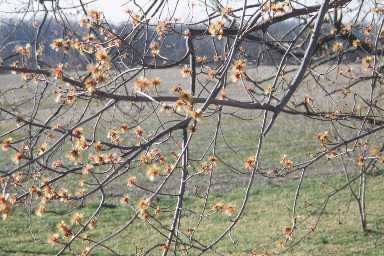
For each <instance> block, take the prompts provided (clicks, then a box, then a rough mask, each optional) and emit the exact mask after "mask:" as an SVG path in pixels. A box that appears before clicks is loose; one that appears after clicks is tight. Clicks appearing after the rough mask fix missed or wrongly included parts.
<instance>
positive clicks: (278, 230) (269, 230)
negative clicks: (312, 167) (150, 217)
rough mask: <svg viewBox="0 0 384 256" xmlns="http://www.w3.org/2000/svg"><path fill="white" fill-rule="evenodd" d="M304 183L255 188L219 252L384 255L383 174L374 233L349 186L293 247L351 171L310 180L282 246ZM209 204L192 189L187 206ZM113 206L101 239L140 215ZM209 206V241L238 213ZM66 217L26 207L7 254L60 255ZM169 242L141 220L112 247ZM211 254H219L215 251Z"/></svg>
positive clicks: (204, 227)
mask: <svg viewBox="0 0 384 256" xmlns="http://www.w3.org/2000/svg"><path fill="white" fill-rule="evenodd" d="M297 182H298V181H297V180H288V181H285V182H273V183H270V184H265V183H264V184H257V185H256V186H254V188H253V189H252V192H251V195H250V201H249V204H248V207H247V209H246V211H245V213H244V217H243V218H242V219H241V220H240V222H239V224H238V225H237V226H236V227H235V229H234V231H233V232H232V233H231V239H230V237H229V236H226V237H225V238H224V239H223V241H222V242H221V243H220V244H219V246H218V247H217V251H216V252H221V253H222V254H224V255H248V254H249V253H250V251H252V250H255V251H257V252H259V253H261V252H265V251H266V252H269V253H273V254H277V253H279V252H280V253H281V252H284V250H288V251H286V252H285V254H283V255H383V251H384V238H383V236H382V233H381V232H382V231H383V228H384V216H383V214H382V207H383V201H382V194H383V192H384V187H383V186H382V182H383V178H382V177H373V178H372V179H369V183H368V185H369V187H368V194H367V199H368V200H367V202H368V204H367V214H368V223H369V224H368V227H369V229H370V230H371V231H370V232H369V233H367V234H364V233H362V232H361V230H360V224H359V215H358V211H357V207H356V204H355V202H354V201H351V196H350V193H349V191H348V190H343V191H341V192H340V193H338V194H337V195H336V196H335V197H334V198H332V200H330V202H329V204H328V206H327V208H326V210H325V212H324V214H323V215H322V217H321V219H320V223H319V225H318V226H317V228H316V229H315V232H310V234H309V236H308V237H307V238H306V239H304V240H303V241H302V242H301V243H299V244H298V245H296V246H294V247H293V248H292V249H289V247H290V245H292V244H293V243H295V242H296V241H298V240H299V239H300V238H301V237H303V236H304V235H305V234H307V232H308V231H309V227H310V225H312V224H313V223H314V221H315V220H316V218H317V213H318V211H317V210H318V209H319V208H321V206H322V204H323V202H324V199H325V198H326V196H327V195H328V193H330V192H332V191H333V189H335V188H337V187H340V186H342V185H343V183H344V179H343V177H340V176H333V177H308V178H307V179H305V182H304V184H303V190H302V193H301V195H302V196H301V197H300V198H299V206H298V212H297V214H298V223H299V226H298V229H297V231H296V232H295V235H294V237H293V239H292V240H290V241H288V242H287V243H286V244H285V247H283V248H282V247H280V246H279V245H278V244H279V241H284V240H285V238H284V236H283V235H282V229H283V228H284V227H286V226H290V224H291V217H290V216H291V208H292V198H293V196H294V193H295V189H296V186H297ZM243 192H244V190H243V189H236V190H233V191H231V192H229V193H225V194H218V193H214V194H212V195H211V197H210V200H209V206H210V207H211V206H212V204H213V203H214V202H218V201H222V202H228V203H232V204H234V205H236V207H237V209H238V207H239V206H240V204H241V201H242V198H243ZM190 199H191V200H190ZM174 203H175V202H174V200H170V199H169V200H163V201H161V202H159V205H161V206H162V208H167V206H169V209H170V210H173V207H174ZM131 204H132V205H135V204H136V198H132V199H131ZM154 205H156V203H154ZM201 205H202V201H201V200H197V199H196V198H193V195H188V199H187V200H186V202H185V207H186V208H187V209H191V210H195V211H198V209H200V207H201ZM96 206H97V204H96V202H95V203H90V204H88V206H87V207H85V208H82V209H80V211H81V212H82V213H83V214H84V215H85V216H89V215H90V214H91V213H92V212H93V211H94V210H95V208H96ZM106 206H107V207H105V208H104V209H103V211H102V214H101V216H100V217H99V223H98V228H97V229H95V230H90V231H87V232H86V233H87V234H88V236H89V237H90V238H92V239H95V240H98V239H100V238H102V237H104V236H106V235H108V234H109V233H110V232H112V231H113V230H116V229H117V228H118V227H120V226H121V225H122V224H123V223H125V222H126V221H127V220H129V218H130V217H131V216H132V214H133V212H132V210H130V209H129V208H127V207H126V206H121V205H120V204H119V203H118V202H117V199H114V200H111V201H109V202H108V205H106ZM210 207H209V208H210ZM55 210H58V209H55ZM208 212H209V216H207V218H206V219H205V220H204V221H203V223H202V224H201V226H200V228H199V229H198V230H196V238H198V239H199V240H200V241H201V242H203V243H205V244H208V243H209V242H211V241H213V240H214V239H215V237H217V236H218V235H219V234H220V233H221V232H223V230H224V229H225V228H226V227H227V226H228V225H229V224H230V223H231V222H230V221H231V217H229V216H227V215H224V214H222V213H216V212H213V211H212V210H211V209H209V210H208ZM171 213H172V212H169V213H168V212H166V211H165V210H164V213H162V214H160V216H159V220H160V221H162V222H163V224H165V225H166V226H167V227H168V225H169V224H170V214H171ZM62 218H63V219H64V220H66V221H67V223H68V222H69V220H68V218H69V217H68V216H66V217H61V216H60V215H57V214H53V213H47V214H46V215H45V216H44V217H43V218H39V217H36V216H34V215H32V216H31V217H28V215H27V214H26V213H25V211H16V212H15V213H14V214H13V215H12V216H11V217H10V218H9V219H7V220H5V221H2V222H1V225H0V253H1V255H33V254H34V255H44V254H47V255H52V254H54V253H55V252H57V250H58V249H59V247H54V246H52V245H49V244H47V242H46V241H47V233H52V232H56V225H57V223H58V222H59V221H60V220H61V219H62ZM195 223H196V216H193V214H191V213H189V212H186V213H185V215H184V216H183V219H182V224H181V230H183V231H185V230H186V229H187V228H188V227H192V226H194V224H195ZM162 241H164V239H160V240H159V235H157V234H156V233H155V232H153V229H151V227H150V226H149V224H147V223H145V222H144V221H142V220H138V221H136V222H135V223H134V224H133V225H132V226H129V228H127V229H126V230H125V231H124V232H122V233H121V234H120V235H119V236H117V237H116V238H115V239H113V240H112V241H110V242H108V243H107V245H109V246H110V247H111V248H113V249H115V250H116V251H118V252H119V253H121V254H124V255H132V254H134V252H135V251H137V250H138V251H140V249H144V250H145V249H148V248H149V247H150V246H151V245H153V244H156V243H159V242H162ZM86 245H87V243H85V242H76V243H75V244H74V248H82V247H85V246H86ZM95 253H96V254H95V255H108V252H107V251H105V250H102V249H99V250H97V251H95ZM158 254H160V249H158V250H155V251H154V252H153V254H151V255H158ZM190 255H194V253H193V252H192V253H191V254H190ZM207 255H217V254H216V253H215V252H213V251H212V252H209V253H208V254H207Z"/></svg>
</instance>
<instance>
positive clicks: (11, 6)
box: [0, 0, 360, 23]
mask: <svg viewBox="0 0 384 256" xmlns="http://www.w3.org/2000/svg"><path fill="white" fill-rule="evenodd" d="M82 1H83V2H84V3H89V2H91V3H89V5H88V7H87V9H88V10H91V9H96V10H100V11H103V13H104V15H105V17H106V19H107V20H108V21H109V22H113V23H119V22H123V21H126V20H128V19H129V15H128V14H127V10H129V9H133V10H136V11H137V10H138V9H137V8H135V6H134V4H133V0H82ZM153 1H155V0H136V2H137V3H140V5H141V6H142V7H144V8H145V7H147V6H148V5H149V4H150V3H152V2H153ZM157 1H158V2H159V1H160V0H157ZM165 1H166V3H167V4H166V5H165V8H164V9H163V10H162V13H163V17H164V16H165V17H167V16H168V17H169V16H171V13H172V12H173V11H174V8H175V6H177V8H176V11H175V17H177V18H180V19H181V20H180V21H181V22H191V21H197V20H200V19H202V18H205V17H206V12H205V7H204V1H207V2H210V1H211V0H165ZM358 1H360V0H353V2H355V4H352V6H353V5H356V3H357V2H358ZM220 2H221V3H222V4H223V5H229V6H231V7H232V8H238V7H241V6H242V4H243V2H244V0H220ZM247 2H248V4H255V3H259V2H260V1H259V0H247ZM298 2H300V3H303V4H307V5H315V4H319V3H321V2H322V0H301V1H298ZM59 3H60V6H61V7H62V8H66V7H68V6H73V5H77V6H78V5H79V0H59ZM177 3H178V4H177ZM27 6H29V10H34V11H36V10H41V9H42V8H41V6H40V5H39V4H38V1H36V0H0V17H15V14H14V12H15V11H17V10H20V9H25V8H26V7H27ZM37 13H38V15H36V12H33V14H32V13H31V16H35V17H39V12H37ZM41 14H42V13H41V12H40V15H41ZM67 14H68V16H69V17H72V18H75V19H77V18H80V16H81V11H80V8H78V9H77V11H76V12H75V11H71V12H67Z"/></svg>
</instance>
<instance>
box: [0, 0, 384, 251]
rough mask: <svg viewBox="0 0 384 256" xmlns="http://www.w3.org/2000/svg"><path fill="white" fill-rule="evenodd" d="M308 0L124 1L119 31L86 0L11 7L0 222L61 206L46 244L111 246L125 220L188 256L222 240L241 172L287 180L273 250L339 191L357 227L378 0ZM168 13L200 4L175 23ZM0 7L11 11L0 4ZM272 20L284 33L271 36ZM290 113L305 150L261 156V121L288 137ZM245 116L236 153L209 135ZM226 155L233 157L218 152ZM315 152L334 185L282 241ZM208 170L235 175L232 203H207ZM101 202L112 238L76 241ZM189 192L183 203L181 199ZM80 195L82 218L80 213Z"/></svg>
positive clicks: (369, 129) (375, 67)
mask: <svg viewBox="0 0 384 256" xmlns="http://www.w3.org/2000/svg"><path fill="white" fill-rule="evenodd" d="M239 2H240V1H239ZM311 2H312V1H290V0H285V1H272V0H266V1H247V0H243V1H241V4H239V3H238V2H236V4H235V5H233V6H231V2H229V3H227V2H226V1H219V0H215V1H210V2H206V1H201V2H200V3H198V4H193V3H191V2H189V1H186V0H181V1H172V2H169V1H166V0H161V1H146V2H145V3H142V4H141V1H133V2H131V1H128V0H127V4H126V5H125V6H124V7H121V8H126V9H127V10H126V15H127V20H126V21H125V22H123V23H122V24H120V25H119V26H115V25H113V24H112V23H110V21H108V20H107V19H106V18H105V17H104V15H103V12H102V11H100V10H93V9H92V8H91V7H89V5H90V4H92V3H93V1H92V2H86V1H84V0H83V1H82V0H79V1H73V3H71V4H70V5H68V3H65V1H60V0H40V1H26V2H23V3H20V5H19V6H21V7H20V11H14V13H13V15H15V16H14V18H13V20H12V26H11V28H13V29H14V30H13V31H16V30H17V29H18V27H20V26H21V25H22V24H24V23H26V22H30V23H32V27H33V28H34V30H33V32H32V33H31V34H30V35H29V40H28V42H20V41H12V40H8V39H9V38H8V39H7V38H4V39H3V40H2V39H0V43H1V44H2V45H0V47H1V51H0V54H1V59H2V61H1V63H0V71H2V72H12V73H14V74H17V75H21V77H22V79H24V80H25V81H26V82H25V83H23V84H22V85H20V86H19V85H15V84H7V83H6V82H4V83H3V82H0V118H1V120H0V141H1V149H2V151H1V155H0V161H1V163H0V172H1V187H2V195H1V196H0V212H1V214H2V216H3V218H4V219H5V218H7V216H9V215H12V213H13V211H17V210H19V209H20V210H21V209H23V208H25V210H28V212H30V213H31V214H36V215H39V216H41V217H44V216H45V215H46V214H48V213H50V214H51V213H52V212H53V213H55V212H56V214H63V215H65V216H67V215H69V216H71V222H68V221H67V222H66V221H64V220H63V221H61V222H59V223H58V224H57V232H54V233H47V236H48V237H49V241H50V242H51V243H52V244H54V246H56V248H58V251H57V252H58V254H59V255H60V254H63V253H66V252H71V253H73V254H80V253H82V255H88V254H92V253H93V252H94V251H97V250H103V251H105V252H106V253H108V254H113V255H115V254H116V255H117V254H118V253H117V252H116V251H115V248H113V247H112V246H109V245H107V244H108V242H109V241H110V240H113V239H115V238H116V237H118V236H119V235H120V234H121V233H122V232H124V231H125V230H126V229H128V228H129V227H130V226H133V225H135V223H137V222H146V223H147V224H148V229H151V230H152V231H153V233H154V234H155V233H156V234H157V236H156V237H158V239H157V241H156V242H154V243H148V244H145V248H144V251H143V252H142V254H143V255H156V254H159V251H160V252H161V253H162V254H163V255H167V254H174V255H176V254H177V255H180V254H183V253H185V255H201V254H204V253H215V252H216V250H217V248H220V242H221V241H222V240H223V239H224V238H225V237H227V236H229V237H231V232H232V230H234V229H236V226H237V224H238V223H239V221H240V220H241V219H242V217H243V215H245V211H246V209H247V203H248V202H249V201H250V200H252V196H251V190H252V188H253V186H254V185H255V184H254V183H255V180H257V179H264V180H265V179H266V180H273V179H279V178H283V177H286V176H287V177H289V176H299V184H298V187H297V191H296V194H295V197H294V198H293V206H292V215H291V218H292V224H291V225H289V226H287V227H284V230H283V235H284V236H285V237H286V241H285V243H286V244H287V246H288V247H292V246H294V245H295V244H297V243H298V242H299V241H301V240H302V239H303V238H305V237H306V236H307V235H308V234H309V233H311V232H313V231H314V230H315V229H316V226H317V224H318V223H319V221H320V218H321V215H322V214H323V212H324V210H325V209H326V206H327V204H328V202H329V201H330V200H331V199H332V198H333V197H334V196H335V195H336V194H337V193H339V192H340V191H343V190H349V191H350V193H351V195H352V196H353V198H354V201H355V203H356V204H357V205H358V209H359V214H360V220H361V228H362V230H363V231H364V232H366V231H368V227H367V223H369V219H367V216H366V193H367V184H368V183H367V179H368V177H369V175H371V174H373V173H375V172H377V171H378V170H380V168H382V167H381V166H382V163H383V162H384V156H382V151H383V149H384V144H383V141H382V134H383V132H382V130H383V128H384V119H382V118H383V114H384V113H383V112H384V111H383V107H384V106H383V103H382V102H383V85H384V80H383V75H384V68H383V67H384V66H383V59H382V55H383V53H384V51H383V50H384V49H383V46H384V30H383V22H384V19H383V14H384V6H383V5H382V4H380V2H379V1H374V0H369V1H352V0H323V1H320V2H321V3H320V4H311ZM1 5H3V6H1ZM64 6H65V7H64ZM116 8H120V7H116ZM180 8H181V9H185V10H191V9H192V8H200V9H199V10H200V11H201V12H202V14H199V15H198V17H194V18H193V17H191V16H188V15H190V13H191V12H188V15H187V16H188V17H185V20H183V19H179V18H177V16H176V15H177V11H176V10H178V9H180ZM0 10H1V11H2V13H3V14H5V13H7V14H9V15H10V14H12V12H13V11H6V10H7V3H5V2H1V3H0ZM76 12H77V13H81V15H80V16H82V17H81V18H79V19H77V18H76V17H77V16H74V15H73V13H76ZM0 15H1V14H0ZM80 16H79V17H80ZM284 24H285V26H286V25H287V24H289V26H288V27H289V29H288V30H287V31H283V32H281V31H280V33H273V32H271V29H273V28H276V27H278V26H283V25H284ZM52 27H55V28H57V29H58V31H56V32H57V33H56V34H51V32H50V31H52V29H50V28H52ZM11 36H12V29H11V32H10V33H9V37H11ZM52 37H53V38H52ZM49 38H52V39H49ZM48 39H49V41H48ZM180 42H182V43H180ZM9 49H12V51H10V50H9ZM204 54H207V55H204ZM53 56H56V57H55V58H53ZM267 69H268V71H266V70H267ZM362 87H364V88H363V89H362ZM15 95H16V96H15ZM291 116H295V117H300V118H301V119H300V120H302V125H303V126H305V125H307V124H312V123H314V124H315V125H316V126H318V127H319V130H318V131H317V133H315V134H313V137H315V138H316V139H317V140H318V144H317V147H316V150H315V151H312V152H306V153H305V154H294V153H293V152H291V150H292V148H285V145H286V141H280V142H278V143H277V145H276V147H278V148H279V150H280V152H281V159H279V160H278V161H277V162H275V163H274V164H271V160H270V159H269V158H270V156H269V155H268V154H267V153H264V148H265V147H266V146H267V144H268V141H269V140H270V138H271V136H274V135H273V134H274V132H275V130H277V131H279V132H281V133H283V134H285V135H284V136H285V138H286V139H287V140H289V134H290V132H291V131H290V130H289V129H285V130H284V126H281V125H279V126H278V125H277V124H278V123H279V122H280V123H284V120H285V119H286V118H289V117H291ZM228 120H230V121H228ZM245 120H248V121H249V120H251V121H252V125H253V128H251V129H253V130H255V129H257V130H258V131H257V132H256V134H257V135H254V136H250V137H249V138H248V140H247V147H248V148H251V149H252V150H253V153H252V154H249V155H248V156H247V157H245V158H244V157H243V156H242V152H241V148H239V145H237V144H236V143H237V142H238V141H237V140H236V139H234V140H231V141H230V142H228V141H227V140H226V133H225V132H224V131H225V130H226V129H227V130H226V131H227V132H228V128H226V127H227V126H228V127H230V129H231V131H230V132H231V133H239V134H242V133H246V132H249V131H247V129H249V128H246V127H243V126H242V124H243V123H244V122H245ZM234 124H236V125H234ZM235 127H237V128H235ZM253 134H255V133H253ZM239 136H240V135H239ZM202 138H203V139H202ZM304 143H306V142H304ZM240 146H241V145H240ZM223 148H224V149H226V151H224V150H223ZM239 151H240V152H239ZM225 152H226V153H225ZM228 152H229V153H228ZM228 154H233V155H236V156H237V157H239V158H241V159H240V160H239V161H238V162H237V163H234V162H233V161H228V160H227V158H228ZM324 161H326V162H329V161H332V163H335V165H337V166H338V168H339V169H340V170H341V171H342V172H344V174H345V180H344V181H343V182H342V183H340V184H338V186H337V187H336V188H335V190H334V191H333V192H332V193H330V194H329V195H328V196H327V198H326V200H325V201H324V203H323V206H322V207H321V208H320V209H318V211H316V214H317V215H316V216H318V217H317V219H316V221H315V223H314V224H313V226H311V228H310V229H309V230H308V232H307V233H306V234H301V236H300V238H299V239H296V240H295V239H293V238H294V237H295V235H296V233H297V227H298V225H299V224H300V223H299V219H298V218H297V205H299V204H300V203H301V201H300V195H301V194H300V191H301V188H302V184H303V183H304V182H305V177H306V172H307V171H308V170H310V169H316V168H318V167H317V166H318V165H321V164H322V163H324ZM218 172H219V173H220V172H221V173H227V174H226V175H228V176H229V177H231V178H230V179H227V183H226V184H225V186H227V187H228V190H231V189H234V187H235V186H236V184H240V183H236V180H239V181H243V182H242V183H241V184H242V186H243V187H242V189H243V190H242V192H243V199H242V201H241V202H226V201H225V202H224V201H215V202H213V203H212V201H211V199H210V195H211V193H214V192H215V188H214V186H213V184H214V183H215V182H217V179H219V178H218V177H220V179H221V176H218ZM356 184H357V186H356ZM256 185H257V184H256ZM356 187H357V188H358V189H356ZM116 197H118V198H119V201H120V203H121V204H123V205H126V207H127V208H129V209H131V211H130V212H129V216H126V221H125V222H123V223H121V225H120V226H119V228H117V229H115V230H114V231H113V232H112V233H109V234H101V235H99V236H97V237H92V236H88V235H87V233H88V232H89V231H90V230H92V229H97V228H98V225H99V223H98V219H99V217H100V216H101V215H102V214H103V209H104V208H105V207H106V205H107V204H106V203H107V202H110V200H111V198H112V199H113V198H116ZM187 199H188V200H187ZM190 201H192V202H195V201H196V202H198V204H193V205H194V207H193V208H191V207H189V205H191V203H190ZM95 202H97V207H96V208H95V210H94V212H93V213H92V214H84V213H82V209H83V207H84V206H86V205H89V204H95ZM196 205H199V207H196ZM57 209H61V210H60V211H56V210H57ZM211 214H224V215H228V216H229V217H228V225H227V228H226V229H224V230H222V232H221V233H220V234H218V235H217V236H216V237H215V239H213V240H207V239H203V238H201V237H202V236H201V233H203V232H204V228H203V227H202V226H201V225H204V224H202V223H204V219H205V218H207V217H208V216H209V215H211ZM127 215H128V214H127ZM186 219H187V224H185V223H183V221H185V220H186ZM186 227H188V228H186ZM128 239H129V237H128ZM84 244H86V246H83V245H84ZM124 253H127V254H134V253H135V252H124Z"/></svg>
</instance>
